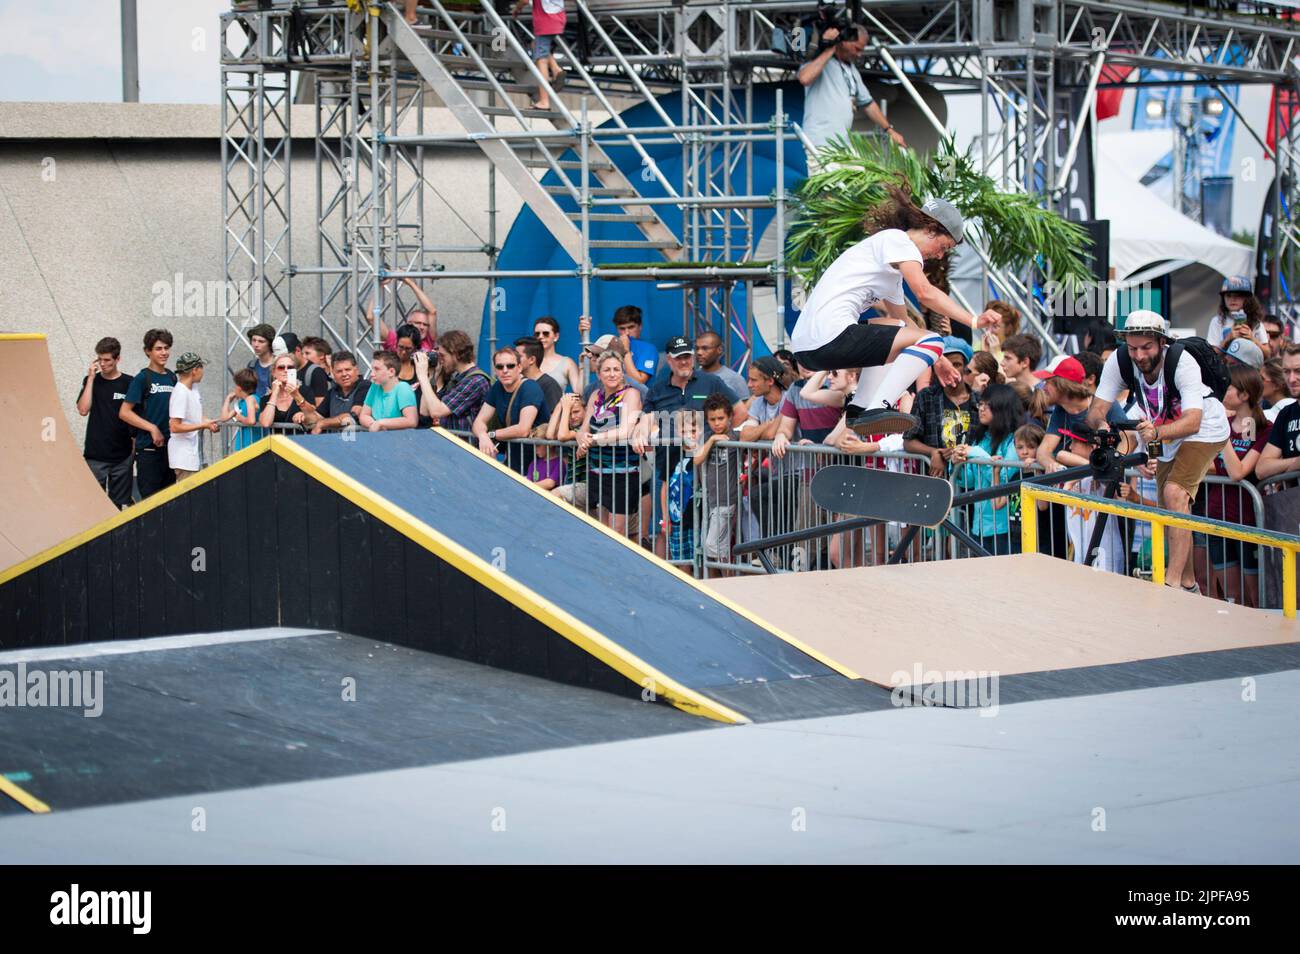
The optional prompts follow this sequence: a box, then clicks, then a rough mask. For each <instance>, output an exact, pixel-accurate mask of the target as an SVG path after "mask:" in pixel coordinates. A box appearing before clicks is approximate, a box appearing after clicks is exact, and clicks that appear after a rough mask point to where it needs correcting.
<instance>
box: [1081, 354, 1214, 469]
mask: <svg viewBox="0 0 1300 954" xmlns="http://www.w3.org/2000/svg"><path fill="white" fill-rule="evenodd" d="M1133 374H1134V375H1135V376H1136V378H1137V383H1138V390H1139V392H1142V393H1139V394H1138V395H1137V403H1138V405H1139V406H1140V407H1142V408H1144V409H1151V415H1152V419H1153V420H1154V421H1155V422H1156V423H1157V424H1166V423H1168V422H1169V421H1173V420H1177V419H1178V418H1179V417H1181V416H1182V413H1183V411H1192V410H1198V411H1200V412H1201V427H1200V430H1198V431H1197V432H1196V433H1195V434H1193V435H1192V436H1191V437H1185V438H1179V439H1178V440H1167V441H1165V442H1164V448H1165V450H1164V453H1163V454H1161V455H1160V459H1161V460H1173V459H1174V455H1175V454H1177V453H1178V448H1179V445H1181V444H1182V442H1183V441H1184V440H1190V441H1201V442H1204V443H1208V444H1222V443H1223V442H1224V441H1226V440H1227V439H1228V414H1227V412H1226V411H1225V410H1224V409H1223V405H1222V404H1220V403H1219V401H1218V400H1217V399H1216V398H1215V397H1214V396H1213V394H1212V393H1211V392H1210V389H1209V388H1208V387H1206V385H1205V382H1204V381H1202V380H1201V366H1200V365H1199V364H1197V363H1196V359H1195V358H1193V357H1192V356H1191V355H1190V354H1188V353H1187V352H1186V351H1184V352H1183V354H1182V357H1180V358H1179V359H1178V367H1177V368H1175V369H1174V383H1175V384H1176V385H1178V394H1179V397H1180V399H1181V400H1180V401H1178V402H1176V403H1175V405H1174V406H1173V407H1172V408H1169V409H1168V410H1167V411H1165V413H1164V414H1163V415H1161V414H1160V411H1161V409H1162V408H1164V407H1165V403H1166V400H1167V397H1166V395H1165V367H1164V362H1163V360H1162V361H1161V363H1160V366H1159V367H1158V368H1157V374H1156V379H1155V381H1154V382H1149V381H1147V380H1146V378H1145V376H1144V375H1143V374H1142V372H1141V371H1139V370H1138V368H1137V366H1136V365H1134V367H1133ZM1124 387H1125V385H1124V379H1123V377H1122V376H1121V375H1120V373H1119V352H1118V351H1116V352H1114V353H1113V354H1112V355H1111V356H1110V357H1109V358H1107V359H1106V364H1105V366H1104V367H1103V368H1102V369H1101V380H1100V381H1098V382H1097V397H1099V398H1100V399H1101V400H1103V401H1109V402H1111V403H1112V404H1113V403H1115V399H1116V397H1118V395H1119V392H1120V391H1122V390H1123V389H1124Z"/></svg>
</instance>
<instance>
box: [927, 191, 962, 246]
mask: <svg viewBox="0 0 1300 954" xmlns="http://www.w3.org/2000/svg"><path fill="white" fill-rule="evenodd" d="M921 211H922V212H924V213H925V214H926V215H928V216H929V217H930V218H932V219H934V220H935V221H936V222H938V223H939V224H940V225H942V226H943V227H944V229H945V230H946V231H947V232H948V234H949V235H951V236H952V237H953V239H954V240H955V241H956V242H957V244H958V245H960V244H961V241H962V233H963V232H964V231H965V229H966V223H965V222H964V221H963V220H962V217H961V213H960V212H958V211H957V207H956V206H955V205H953V204H952V203H951V202H949V201H948V200H947V199H940V198H934V199H929V200H927V201H926V203H925V205H923V206H921Z"/></svg>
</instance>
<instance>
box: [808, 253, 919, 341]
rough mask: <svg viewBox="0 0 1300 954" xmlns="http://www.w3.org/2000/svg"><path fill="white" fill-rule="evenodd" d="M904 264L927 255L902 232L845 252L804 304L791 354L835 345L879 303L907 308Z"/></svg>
mask: <svg viewBox="0 0 1300 954" xmlns="http://www.w3.org/2000/svg"><path fill="white" fill-rule="evenodd" d="M898 262H918V263H921V262H923V259H922V258H921V250H920V249H918V248H917V247H916V243H915V242H913V241H912V240H911V239H910V238H908V237H907V233H906V232H904V231H902V230H901V229H885V230H884V231H883V232H877V233H876V234H875V235H873V236H871V237H870V238H865V239H863V240H862V241H861V242H859V243H858V244H857V245H854V246H853V247H852V248H849V249H846V250H845V251H844V252H842V253H841V254H840V257H839V258H837V259H835V261H834V262H832V263H831V267H830V268H828V269H826V271H825V272H824V273H823V274H822V277H821V280H820V281H818V282H817V285H816V286H815V287H814V288H813V290H812V291H811V292H810V293H809V295H808V300H807V301H805V302H804V306H803V311H801V312H799V320H798V321H797V322H796V323H795V326H794V332H793V333H792V334H791V335H790V350H791V351H793V352H795V353H796V354H797V353H799V352H800V351H812V350H814V349H816V348H820V347H821V346H822V345H824V344H830V343H831V342H832V341H834V340H835V339H836V338H837V337H839V335H840V333H841V332H842V331H844V329H845V328H848V327H850V326H852V325H856V324H857V323H858V319H859V318H861V317H862V313H863V312H864V311H866V310H867V309H868V308H870V307H871V306H872V305H875V304H877V303H878V302H881V301H887V302H892V303H893V304H895V305H901V304H903V301H904V298H903V274H902V272H900V271H899V270H898V269H897V268H896V267H895V264H896V263H898Z"/></svg>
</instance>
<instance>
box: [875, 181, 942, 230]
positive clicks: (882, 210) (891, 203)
mask: <svg viewBox="0 0 1300 954" xmlns="http://www.w3.org/2000/svg"><path fill="white" fill-rule="evenodd" d="M885 192H887V193H888V194H889V198H888V199H886V200H885V201H884V202H881V203H879V204H877V205H875V206H873V207H872V208H871V210H870V211H869V212H868V213H867V214H866V215H864V216H863V217H862V227H863V228H864V229H866V230H867V234H868V235H875V234H876V233H877V232H883V231H884V230H885V229H901V230H902V231H904V232H906V231H907V230H908V229H925V230H926V231H927V232H933V233H934V234H935V235H948V230H947V229H945V228H944V227H943V226H942V225H940V224H939V222H938V220H936V219H932V218H931V217H930V216H928V215H926V214H925V213H924V212H922V211H921V210H920V208H918V207H917V204H916V203H915V202H913V201H912V195H911V193H910V192H908V190H907V189H904V188H902V187H900V186H897V185H887V186H885Z"/></svg>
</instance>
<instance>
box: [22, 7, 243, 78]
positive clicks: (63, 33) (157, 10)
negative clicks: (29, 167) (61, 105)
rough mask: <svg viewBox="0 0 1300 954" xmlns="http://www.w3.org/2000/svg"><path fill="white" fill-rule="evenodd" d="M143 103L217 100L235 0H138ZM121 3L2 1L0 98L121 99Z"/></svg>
mask: <svg viewBox="0 0 1300 954" xmlns="http://www.w3.org/2000/svg"><path fill="white" fill-rule="evenodd" d="M137 8H138V10H139V17H138V19H139V30H140V41H139V42H140V101H141V102H145V103H217V102H220V101H221V95H220V82H221V81H220V72H219V67H218V56H217V54H218V51H219V49H220V42H219V37H218V30H219V20H218V17H219V15H220V14H221V13H222V12H224V11H226V10H229V9H230V2H229V0H137ZM120 10H121V4H120V3H119V2H118V0H37V2H33V0H26V2H19V0H0V99H4V100H11V101H23V102H32V101H44V102H48V101H58V102H120V101H121V99H122V41H121V30H120V22H119V15H120Z"/></svg>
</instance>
